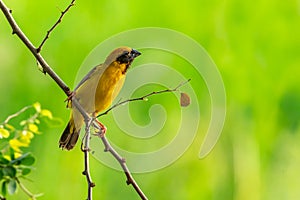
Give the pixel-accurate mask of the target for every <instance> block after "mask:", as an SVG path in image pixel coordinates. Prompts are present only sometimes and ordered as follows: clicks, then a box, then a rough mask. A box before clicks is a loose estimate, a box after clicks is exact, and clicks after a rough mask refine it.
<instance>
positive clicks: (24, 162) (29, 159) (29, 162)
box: [21, 155, 35, 166]
mask: <svg viewBox="0 0 300 200" xmlns="http://www.w3.org/2000/svg"><path fill="white" fill-rule="evenodd" d="M34 161H35V158H34V157H33V156H32V155H28V156H27V157H25V158H23V159H22V160H21V165H25V166H30V165H32V164H33V163H34Z"/></svg>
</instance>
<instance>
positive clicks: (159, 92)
mask: <svg viewBox="0 0 300 200" xmlns="http://www.w3.org/2000/svg"><path fill="white" fill-rule="evenodd" d="M190 81H191V79H188V80H186V81H184V82H182V83H180V84H179V85H177V86H176V87H175V88H173V89H165V90H160V91H154V92H151V93H149V94H146V95H144V96H141V97H138V98H133V99H127V100H125V101H121V102H119V103H116V104H115V105H113V106H112V107H110V108H109V109H107V110H106V111H105V112H103V113H101V114H99V115H98V116H97V118H98V117H101V116H103V115H107V114H108V113H109V112H110V111H111V110H112V109H114V108H116V107H118V106H121V105H124V104H126V103H128V102H132V101H145V100H146V99H147V97H150V96H152V95H156V94H161V93H167V92H175V91H178V89H179V88H180V87H182V86H183V85H185V84H187V83H188V82H190Z"/></svg>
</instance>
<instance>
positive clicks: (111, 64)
mask: <svg viewBox="0 0 300 200" xmlns="http://www.w3.org/2000/svg"><path fill="white" fill-rule="evenodd" d="M139 55H141V53H140V52H138V51H137V50H134V49H132V48H129V47H120V48H117V49H115V50H114V51H112V52H111V53H110V54H109V56H108V57H107V58H106V60H105V62H104V63H103V64H100V65H98V66H96V67H94V68H93V69H92V70H91V71H90V72H89V73H88V74H87V75H86V76H85V77H84V78H83V79H82V80H81V81H80V82H79V84H78V85H77V86H76V88H75V89H74V92H73V95H74V97H73V98H76V99H77V100H78V101H79V103H80V105H81V106H82V107H83V108H84V109H85V111H86V112H87V113H89V114H90V115H92V116H93V117H96V116H97V114H98V113H99V112H101V111H104V110H105V109H107V108H108V107H109V106H110V105H111V103H112V101H113V99H114V98H115V97H116V96H117V94H118V93H119V91H120V89H121V88H122V86H123V83H124V79H125V75H126V72H127V69H128V68H129V66H130V65H131V63H132V61H133V60H134V59H135V58H136V57H137V56H139ZM83 124H84V119H83V117H82V115H81V114H80V112H79V111H78V110H77V109H76V108H72V110H71V117H70V121H69V123H68V125H67V127H66V128H65V130H64V132H63V134H62V136H61V137H60V140H59V147H60V148H62V149H67V150H71V149H72V148H73V147H74V146H75V144H76V142H77V140H78V136H79V133H80V129H81V127H82V126H83Z"/></svg>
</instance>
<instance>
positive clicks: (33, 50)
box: [0, 0, 150, 200]
mask: <svg viewBox="0 0 300 200" xmlns="http://www.w3.org/2000/svg"><path fill="white" fill-rule="evenodd" d="M72 3H74V1H72V2H71V4H72ZM71 4H70V5H71ZM71 6H72V5H71ZM71 6H69V7H68V8H67V9H66V12H67V11H68V10H69V9H70V7H71ZM0 8H1V10H2V12H3V13H4V15H5V17H6V19H7V21H8V22H9V24H10V26H11V28H12V30H13V34H16V35H17V36H18V37H19V38H20V40H21V41H22V42H23V43H24V44H25V45H26V47H27V48H28V49H29V50H30V51H31V53H32V54H33V55H34V57H35V58H36V59H37V61H38V63H39V64H40V65H41V67H42V68H43V72H44V73H45V74H46V73H48V74H49V75H50V77H51V78H52V79H53V80H54V81H55V82H56V83H57V84H58V85H59V87H60V88H61V89H62V90H63V91H64V92H65V94H66V95H67V96H70V95H71V94H72V92H71V90H70V89H69V87H68V86H67V85H66V84H65V83H64V82H63V80H62V79H61V78H60V77H59V76H58V75H57V74H56V73H55V72H54V71H53V70H52V68H51V67H50V66H49V65H48V64H47V62H46V61H45V59H44V58H43V57H42V56H41V54H40V50H41V48H39V50H38V48H36V47H35V46H34V45H33V44H32V43H31V41H30V40H29V39H28V38H27V37H26V35H25V34H24V33H23V32H22V30H21V29H20V27H19V26H18V24H17V23H16V21H15V20H14V18H13V16H12V11H11V10H10V9H8V8H7V6H6V5H5V4H4V2H3V1H2V0H0ZM63 15H64V14H62V15H61V17H60V18H62V17H63ZM60 20H61V19H60ZM58 21H59V20H58ZM58 23H59V22H58ZM55 27H57V25H55V26H54V28H55ZM54 28H53V29H54ZM53 29H52V30H53ZM52 30H51V31H50V33H51V32H52ZM50 33H47V35H48V37H49V34H50ZM47 35H46V38H47ZM45 40H47V39H45ZM44 43H45V42H42V45H40V46H41V47H42V46H43V44H44ZM149 96H150V95H149ZM72 105H73V106H74V107H75V108H76V109H78V111H79V112H80V113H81V114H82V116H83V117H84V119H85V122H86V126H87V127H88V128H87V131H86V135H85V145H84V149H85V151H84V155H85V170H84V173H85V175H86V178H87V181H88V184H89V185H88V197H91V196H92V193H91V188H92V187H94V186H95V184H94V183H93V182H92V180H91V177H90V173H89V137H90V133H89V126H90V124H89V123H92V118H91V117H90V116H89V115H88V114H87V113H86V111H85V110H84V109H83V108H82V106H81V105H80V104H79V102H78V101H77V99H75V98H73V99H72ZM93 126H95V127H96V128H97V129H98V130H101V127H100V126H99V125H98V124H95V123H93ZM102 141H103V143H104V145H105V149H106V150H107V151H109V152H110V153H111V154H112V155H113V156H114V157H115V158H116V159H117V160H118V161H119V163H120V165H121V166H122V168H123V170H124V172H125V174H126V177H127V184H132V185H133V187H134V189H135V190H136V191H137V192H138V194H139V195H140V197H141V198H142V199H147V198H146V196H145V195H144V194H143V192H142V191H141V189H140V188H139V187H138V185H137V184H136V182H135V181H134V179H133V177H132V176H131V174H130V172H129V170H128V168H127V166H126V164H125V160H124V159H123V158H122V157H121V156H119V154H118V153H117V152H116V151H115V150H114V149H113V148H112V146H111V145H110V144H109V143H108V141H107V139H106V138H105V137H102ZM20 187H21V186H20ZM88 199H89V200H90V199H91V198H88Z"/></svg>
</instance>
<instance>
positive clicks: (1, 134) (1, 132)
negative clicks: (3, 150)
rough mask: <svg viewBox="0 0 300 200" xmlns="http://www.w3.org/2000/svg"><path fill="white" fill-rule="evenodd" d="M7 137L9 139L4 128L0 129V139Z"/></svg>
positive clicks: (7, 132)
mask: <svg viewBox="0 0 300 200" xmlns="http://www.w3.org/2000/svg"><path fill="white" fill-rule="evenodd" d="M8 137H9V131H8V130H6V129H4V128H0V139H2V138H8Z"/></svg>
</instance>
